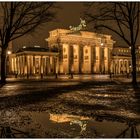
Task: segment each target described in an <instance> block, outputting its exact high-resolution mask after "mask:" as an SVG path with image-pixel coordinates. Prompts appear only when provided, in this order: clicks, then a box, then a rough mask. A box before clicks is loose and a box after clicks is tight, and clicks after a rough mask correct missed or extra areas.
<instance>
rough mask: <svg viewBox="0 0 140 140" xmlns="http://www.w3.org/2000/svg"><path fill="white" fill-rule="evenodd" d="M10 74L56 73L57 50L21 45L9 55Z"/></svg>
mask: <svg viewBox="0 0 140 140" xmlns="http://www.w3.org/2000/svg"><path fill="white" fill-rule="evenodd" d="M9 57H10V58H9V61H10V64H11V65H10V68H9V69H10V71H9V73H11V74H16V75H18V76H27V77H29V76H38V75H42V76H43V75H48V74H54V73H56V72H57V71H58V70H57V68H58V67H57V66H58V52H57V51H56V50H49V49H48V48H41V47H40V46H34V47H25V46H24V47H23V48H21V49H20V50H18V51H17V52H16V53H14V54H11V55H10V56H9Z"/></svg>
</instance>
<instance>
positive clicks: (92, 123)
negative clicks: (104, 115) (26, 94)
mask: <svg viewBox="0 0 140 140" xmlns="http://www.w3.org/2000/svg"><path fill="white" fill-rule="evenodd" d="M9 113H10V112H9ZM9 113H8V112H7V113H6V115H7V117H8V116H9V117H13V120H12V118H11V121H9V124H10V126H16V128H18V129H19V130H23V131H24V132H29V134H30V136H31V137H40V138H116V137H117V136H119V137H121V138H122V137H125V138H131V136H132V128H131V127H136V130H137V133H138V135H139V136H140V125H138V124H136V125H135V126H134V125H133V126H130V127H129V124H128V123H126V122H117V121H107V120H104V119H98V118H95V119H93V118H89V117H84V116H76V115H68V114H52V113H47V112H28V111H23V112H20V113H19V114H16V115H15V117H14V116H10V115H12V114H9ZM126 128H128V130H127V131H126V132H125V135H124V134H123V135H121V133H123V131H124V130H125V129H126ZM134 137H137V135H136V133H134Z"/></svg>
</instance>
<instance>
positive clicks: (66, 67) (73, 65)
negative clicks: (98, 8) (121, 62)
mask: <svg viewBox="0 0 140 140" xmlns="http://www.w3.org/2000/svg"><path fill="white" fill-rule="evenodd" d="M46 41H47V42H48V45H49V47H50V48H57V49H58V51H59V68H58V72H59V73H64V74H68V73H71V72H72V73H109V71H110V63H111V52H112V49H113V44H114V43H115V42H114V41H113V40H112V39H111V36H110V35H103V34H97V33H93V32H86V31H78V32H71V31H70V30H65V29H56V30H53V31H51V32H50V36H49V38H47V39H46Z"/></svg>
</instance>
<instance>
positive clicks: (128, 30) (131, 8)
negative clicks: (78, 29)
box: [84, 2, 140, 86]
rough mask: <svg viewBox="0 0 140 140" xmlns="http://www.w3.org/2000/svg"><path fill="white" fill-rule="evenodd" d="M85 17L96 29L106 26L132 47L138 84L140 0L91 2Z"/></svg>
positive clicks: (134, 71)
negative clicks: (137, 50) (137, 54)
mask: <svg viewBox="0 0 140 140" xmlns="http://www.w3.org/2000/svg"><path fill="white" fill-rule="evenodd" d="M86 6H87V7H88V8H87V9H86V11H85V14H84V15H85V18H86V19H87V21H88V22H89V23H92V25H93V26H94V27H95V28H96V29H101V28H106V29H108V30H110V31H112V32H114V33H115V34H117V35H118V36H119V37H120V38H121V39H123V40H124V41H125V42H126V44H127V45H128V47H131V56H132V84H133V85H134V86H135V85H137V79H136V45H137V39H138V34H139V26H140V3H139V2H112V3H105V2H104V3H89V4H87V5H86Z"/></svg>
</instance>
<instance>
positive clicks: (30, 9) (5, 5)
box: [0, 2, 55, 84]
mask: <svg viewBox="0 0 140 140" xmlns="http://www.w3.org/2000/svg"><path fill="white" fill-rule="evenodd" d="M54 7H55V6H54V3H52V2H1V3H0V8H1V13H0V16H1V19H0V40H1V46H0V47H1V83H3V84H4V83H5V82H6V69H5V65H6V51H7V48H8V44H9V42H10V41H12V40H14V39H17V38H19V37H21V36H23V35H25V34H27V33H29V32H31V31H33V30H34V29H35V28H36V27H38V26H39V25H41V24H43V23H46V22H49V21H52V20H53V19H54V15H55V13H54V11H53V8H54Z"/></svg>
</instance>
